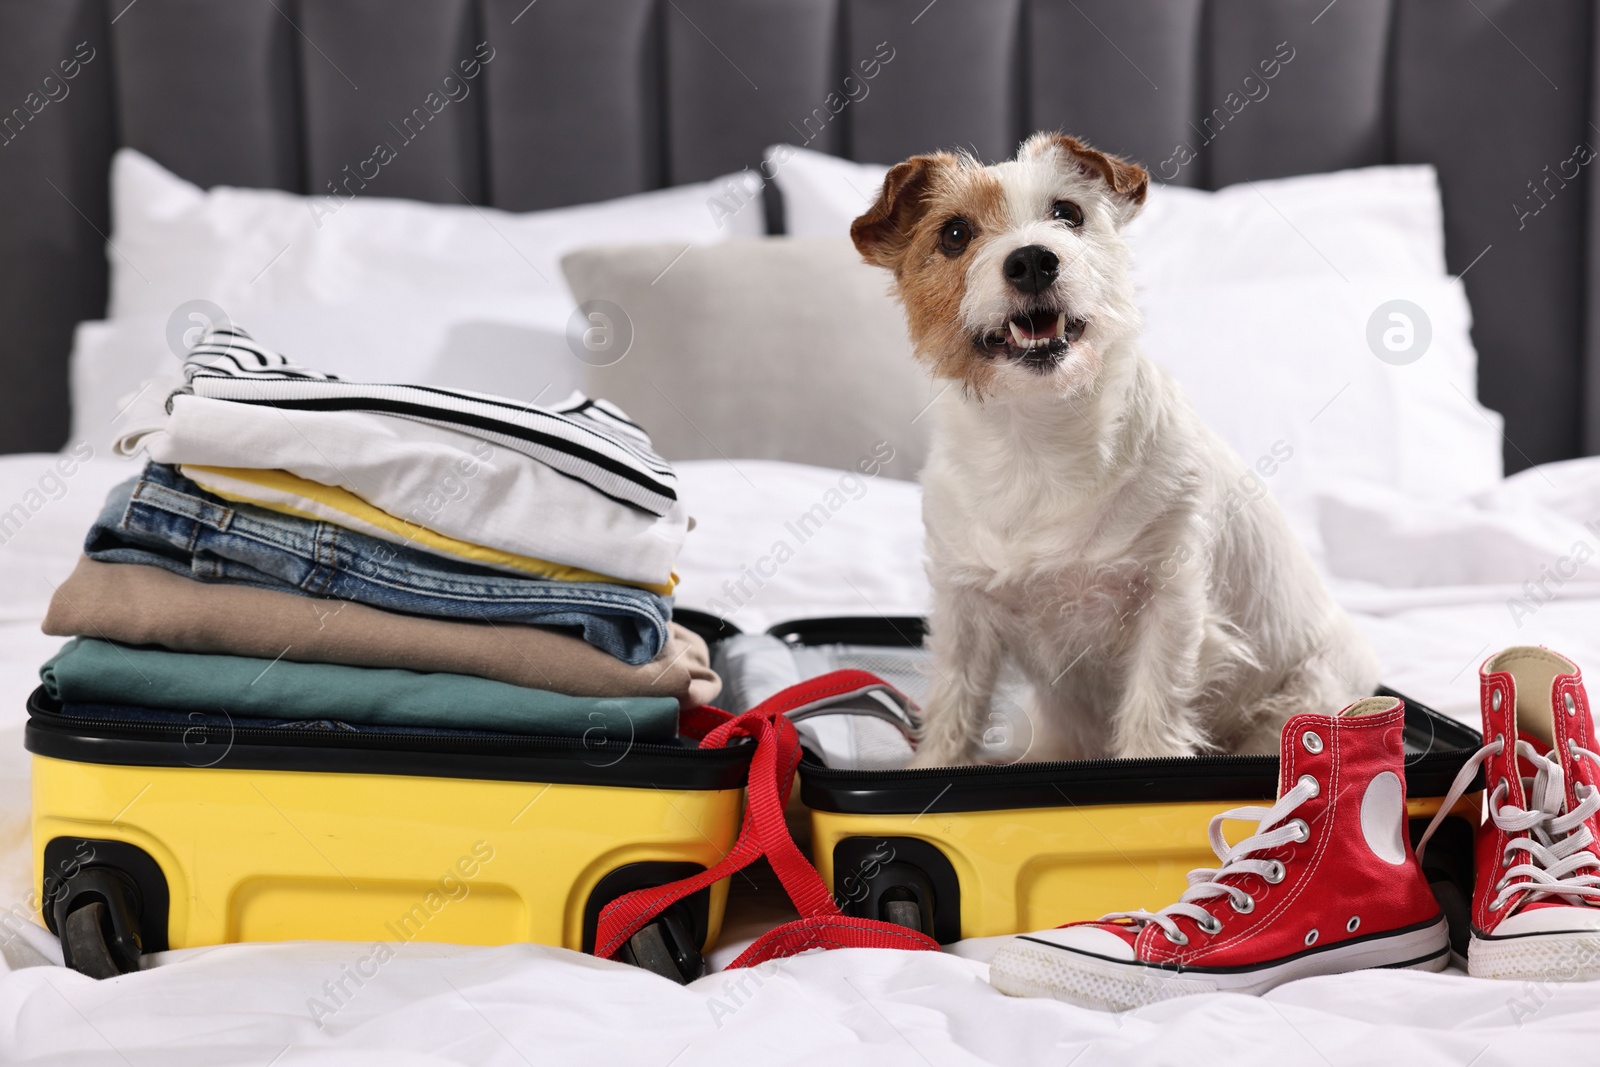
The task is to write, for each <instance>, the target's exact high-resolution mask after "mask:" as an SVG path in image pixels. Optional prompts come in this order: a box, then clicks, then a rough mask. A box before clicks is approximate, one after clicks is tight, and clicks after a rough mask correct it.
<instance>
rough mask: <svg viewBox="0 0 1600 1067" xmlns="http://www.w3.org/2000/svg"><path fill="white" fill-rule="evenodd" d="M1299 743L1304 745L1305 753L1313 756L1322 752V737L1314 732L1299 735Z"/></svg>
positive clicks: (1308, 731)
mask: <svg viewBox="0 0 1600 1067" xmlns="http://www.w3.org/2000/svg"><path fill="white" fill-rule="evenodd" d="M1300 743H1301V744H1302V745H1304V746H1305V749H1306V751H1307V752H1309V753H1311V754H1312V755H1313V756H1315V755H1316V754H1317V753H1318V752H1321V751H1322V735H1321V734H1319V733H1317V732H1316V731H1314V730H1307V731H1306V732H1305V733H1303V734H1301V735H1300Z"/></svg>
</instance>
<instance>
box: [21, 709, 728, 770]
mask: <svg viewBox="0 0 1600 1067" xmlns="http://www.w3.org/2000/svg"><path fill="white" fill-rule="evenodd" d="M23 745H24V747H25V748H26V749H27V750H28V751H29V752H32V753H34V754H35V755H39V756H46V757H49V758H51V759H59V760H66V761H69V762H73V763H98V764H109V765H114V766H125V767H192V768H196V769H205V768H209V767H220V768H225V769H229V770H250V771H291V772H294V771H302V772H311V773H323V774H387V775H406V776H412V777H421V778H465V779H477V780H481V781H505V782H548V783H550V784H553V785H594V786H605V787H610V788H618V787H620V788H632V789H693V790H708V789H742V788H744V785H745V782H746V779H747V778H748V775H749V765H750V759H751V756H752V755H754V752H755V746H754V745H749V744H736V745H732V746H729V747H727V748H718V749H700V748H696V747H694V745H693V743H692V742H684V743H683V744H682V745H681V746H673V745H660V744H643V743H639V744H634V745H631V746H629V747H627V748H626V750H625V751H624V752H622V753H620V754H616V753H614V750H607V749H605V748H597V747H594V746H586V745H585V744H584V743H583V742H582V741H579V740H570V739H567V738H551V737H537V736H532V735H523V734H504V733H489V732H477V731H467V730H463V731H459V732H455V733H450V734H421V735H419V734H404V733H392V732H387V731H384V730H381V729H372V730H363V731H362V732H360V733H343V732H334V731H315V732H312V731H298V730H285V729H263V728H259V727H248V726H235V725H233V724H232V723H228V724H226V725H222V726H217V725H212V724H209V723H207V724H201V725H184V724H178V723H175V724H162V723H149V722H118V721H116V720H114V719H89V718H80V717H75V716H68V715H63V714H62V713H61V706H60V704H59V703H58V702H57V701H54V700H52V699H51V698H50V696H49V695H48V694H47V693H46V692H45V691H44V689H43V687H41V688H39V689H36V690H34V692H33V695H32V696H30V697H29V698H28V724H27V728H26V730H25V731H24V733H23Z"/></svg>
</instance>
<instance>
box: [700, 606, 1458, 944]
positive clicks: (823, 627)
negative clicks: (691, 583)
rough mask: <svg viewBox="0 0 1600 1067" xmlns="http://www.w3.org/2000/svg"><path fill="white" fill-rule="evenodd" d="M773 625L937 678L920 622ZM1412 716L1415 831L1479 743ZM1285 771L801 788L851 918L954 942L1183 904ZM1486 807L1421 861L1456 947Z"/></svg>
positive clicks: (1153, 762)
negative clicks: (1232, 817)
mask: <svg viewBox="0 0 1600 1067" xmlns="http://www.w3.org/2000/svg"><path fill="white" fill-rule="evenodd" d="M768 633H769V635H771V636H773V637H776V638H778V639H779V640H781V641H782V642H783V644H784V645H786V646H788V648H789V649H791V650H792V651H793V652H794V654H795V657H796V663H797V664H800V668H799V673H800V674H805V673H807V671H809V670H819V671H820V670H823V669H838V668H855V669H859V670H865V671H870V672H872V673H874V674H878V675H880V676H881V677H883V678H885V679H886V680H888V681H890V682H892V683H893V684H895V685H896V686H898V687H899V688H901V689H902V690H903V691H905V692H906V694H907V695H908V696H910V697H911V698H912V699H913V700H921V699H922V697H923V696H924V693H925V690H926V685H927V671H926V669H925V667H924V668H923V669H922V670H920V671H919V670H917V669H914V668H915V660H916V658H917V657H916V656H914V655H913V656H908V655H907V650H910V649H919V648H920V646H921V644H922V640H923V636H924V623H923V620H921V619H918V618H892V619H891V618H839V619H813V620H804V621H798V622H792V623H786V624H782V625H779V626H776V627H773V628H772V629H771V630H769V631H768ZM723 636H724V637H726V636H727V634H726V632H724V634H723ZM717 665H718V667H719V669H720V670H721V671H722V673H723V676H724V680H725V682H726V683H727V685H728V687H729V689H730V690H731V691H733V692H735V693H737V692H738V691H739V689H740V682H741V679H740V677H739V673H740V669H739V666H738V664H737V663H730V662H728V659H727V657H726V656H723V657H719V658H718V662H717ZM908 665H909V666H908ZM1380 692H1382V693H1386V694H1388V695H1395V696H1398V695H1399V694H1395V693H1393V692H1392V691H1390V690H1387V689H1385V690H1380ZM1406 708H1407V712H1406V732H1405V741H1406V747H1407V752H1408V756H1407V765H1406V789H1407V796H1408V797H1409V798H1410V799H1409V800H1408V802H1407V803H1408V808H1409V812H1410V816H1411V827H1412V834H1413V838H1415V837H1416V836H1417V835H1419V834H1420V833H1421V831H1422V830H1423V829H1424V828H1425V827H1426V826H1427V824H1428V821H1429V820H1430V819H1431V818H1432V817H1433V815H1434V813H1435V812H1436V811H1438V809H1439V804H1440V802H1441V799H1442V798H1443V796H1444V794H1445V793H1446V792H1447V791H1448V790H1449V787H1450V784H1451V782H1452V780H1453V779H1454V778H1455V775H1456V772H1457V771H1459V770H1460V768H1461V766H1462V764H1463V763H1465V761H1466V759H1467V758H1468V757H1469V756H1470V755H1471V754H1472V753H1473V752H1475V751H1476V750H1477V749H1478V747H1479V745H1480V744H1481V740H1480V738H1479V735H1478V733H1477V731H1475V730H1472V729H1470V728H1468V727H1466V726H1463V725H1461V724H1460V723H1457V722H1456V721H1454V720H1452V719H1449V718H1446V717H1445V716H1443V715H1440V714H1439V713H1437V712H1435V711H1433V710H1432V709H1429V708H1426V707H1424V706H1422V705H1420V704H1418V703H1416V702H1415V701H1411V700H1409V699H1408V700H1406ZM1277 776H1278V760H1277V758H1276V757H1275V756H1201V757H1194V758H1186V759H1141V760H1086V761H1078V762H1068V763H1027V762H1019V763H1015V764H1012V765H1009V766H978V767H960V768H943V769H927V770H915V769H907V770H840V769H834V768H829V767H826V766H824V765H823V764H822V763H821V762H820V761H819V760H818V759H817V758H816V756H815V754H808V755H807V756H806V758H805V759H803V760H802V762H801V764H800V790H799V794H800V800H801V803H802V804H803V805H804V806H805V808H806V809H808V810H809V824H810V834H811V845H810V847H811V858H812V862H813V863H814V864H815V865H816V867H817V869H818V871H820V872H821V874H822V877H823V879H824V881H825V882H826V883H827V884H828V886H829V888H830V889H831V890H832V892H833V894H834V896H835V899H836V900H838V901H839V903H840V906H841V908H842V909H843V910H844V911H845V913H846V914H851V915H861V916H865V917H868V918H875V919H886V920H889V921H893V922H899V923H900V924H901V925H906V926H912V927H915V928H917V929H920V930H922V931H923V932H924V933H927V934H930V935H932V936H933V937H934V938H936V939H937V940H939V941H940V942H943V943H949V942H951V941H956V940H959V939H961V938H968V937H990V936H994V935H1001V934H1016V933H1022V932H1025V931H1028V930H1038V929H1043V928H1047V927H1052V926H1057V925H1060V924H1062V923H1066V922H1072V921H1076V920H1080V919H1095V918H1099V917H1100V916H1101V915H1104V914H1106V913H1108V912H1112V911H1123V910H1128V909H1130V908H1140V907H1144V908H1151V909H1154V908H1159V907H1162V906H1164V905H1167V904H1170V903H1172V902H1173V901H1175V900H1177V899H1178V896H1179V894H1181V893H1182V892H1183V890H1184V889H1185V888H1186V887H1187V884H1188V883H1187V880H1186V875H1187V874H1188V872H1189V871H1190V870H1192V869H1194V868H1196V867H1214V866H1216V862H1217V861H1216V857H1215V854H1214V853H1213V852H1212V851H1211V846H1210V843H1209V841H1208V839H1207V827H1208V825H1209V822H1210V819H1211V817H1212V816H1213V815H1215V814H1217V813H1218V812H1220V811H1222V810H1224V809H1227V808H1231V807H1236V806H1239V805H1241V804H1258V803H1261V802H1263V801H1265V802H1268V803H1270V802H1271V801H1272V800H1273V799H1274V798H1275V796H1276V790H1277ZM1479 799H1480V797H1479V794H1477V793H1470V794H1469V795H1468V796H1467V797H1465V798H1463V799H1462V801H1461V802H1460V803H1459V804H1458V805H1457V806H1456V809H1455V810H1456V812H1457V814H1458V816H1459V817H1457V818H1452V819H1449V820H1447V821H1446V822H1445V823H1444V824H1443V825H1442V826H1441V827H1440V830H1439V832H1438V834H1437V835H1436V836H1435V838H1434V842H1433V843H1432V844H1431V845H1430V846H1429V849H1428V853H1427V858H1426V862H1425V866H1426V867H1427V869H1428V875H1429V880H1430V882H1432V883H1433V885H1434V891H1435V895H1436V896H1437V897H1438V898H1439V900H1440V904H1441V905H1442V907H1443V908H1444V910H1445V913H1446V915H1447V916H1449V917H1450V920H1451V930H1452V936H1453V937H1459V938H1460V939H1461V943H1460V945H1458V946H1457V947H1458V948H1465V937H1466V936H1467V933H1468V929H1467V917H1468V907H1467V902H1468V901H1470V900H1471V898H1472V870H1473V864H1472V840H1473V832H1472V827H1473V822H1472V820H1475V819H1476V818H1477V815H1478V810H1479ZM1232 829H1233V831H1234V836H1232V837H1231V839H1232V840H1239V839H1241V838H1242V837H1244V836H1245V835H1247V834H1248V833H1249V832H1251V827H1250V826H1248V825H1245V824H1242V823H1241V824H1238V825H1237V826H1235V827H1233V828H1232Z"/></svg>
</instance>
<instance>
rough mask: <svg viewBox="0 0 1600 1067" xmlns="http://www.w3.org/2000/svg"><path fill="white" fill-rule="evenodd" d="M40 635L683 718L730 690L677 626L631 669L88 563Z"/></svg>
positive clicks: (547, 643) (443, 623) (534, 643)
mask: <svg viewBox="0 0 1600 1067" xmlns="http://www.w3.org/2000/svg"><path fill="white" fill-rule="evenodd" d="M43 629H44V632H45V633H47V634H52V635H54V636H57V637H100V638H104V639H106V640H109V641H121V642H122V643H124V644H129V645H159V646H160V647H162V648H168V649H171V650H172V651H174V652H207V653H216V654H222V655H233V656H259V657H262V658H264V659H276V658H278V657H279V656H282V657H283V658H284V659H289V660H295V661H298V662H301V663H343V664H347V665H349V666H353V667H400V668H404V669H406V670H413V671H427V672H443V673H449V674H471V675H477V676H478V677H480V678H493V679H494V680H495V681H499V682H509V683H511V684H512V685H521V686H527V687H528V688H531V689H547V690H550V691H551V692H555V693H566V694H569V695H571V696H612V697H626V696H673V697H676V698H677V699H678V701H679V703H680V704H681V705H682V706H683V707H686V708H688V707H694V706H696V705H698V704H706V703H710V702H711V701H712V700H715V699H716V697H717V694H718V693H720V692H721V691H722V680H721V679H720V678H718V677H717V675H716V672H715V671H713V670H712V669H711V657H710V653H709V652H708V651H707V649H706V643H705V642H704V641H703V640H701V639H700V638H699V637H698V636H697V635H695V634H694V633H691V632H690V631H689V630H686V629H684V628H683V627H682V626H679V625H678V624H677V623H673V624H672V627H671V636H670V638H669V639H668V641H667V646H666V648H664V649H662V651H661V654H660V655H659V656H657V657H656V658H655V659H654V660H652V661H650V662H649V663H645V664H641V665H639V666H630V665H628V664H626V663H623V662H622V661H621V660H619V659H617V658H615V657H613V656H611V655H608V654H607V653H605V652H602V651H600V650H599V649H597V648H595V647H593V646H592V645H589V644H587V643H585V642H584V641H581V640H579V639H578V638H576V637H569V636H567V635H566V634H561V633H556V632H554V631H551V630H543V629H540V628H539V627H536V626H524V625H520V624H512V623H492V622H481V623H480V622H460V621H457V620H454V619H430V618H424V617H421V616H417V615H401V614H398V613H396V612H392V611H383V610H381V609H379V608H373V607H368V606H367V605H365V604H353V603H350V602H348V601H343V600H326V599H319V598H315V597H305V596H300V595H298V594H296V593H282V592H277V591H275V590H271V589H256V588H253V587H251V586H245V585H223V584H212V583H209V582H197V581H192V580H190V579H188V578H184V577H182V576H181V575H177V574H173V573H171V572H169V571H164V570H162V569H161V568H159V567H147V566H142V565H140V564H132V563H97V562H95V561H94V560H91V559H87V558H85V559H80V560H79V561H78V566H77V569H76V570H74V571H73V572H72V574H71V576H69V577H68V578H67V580H66V581H65V582H63V583H61V585H60V587H59V588H57V590H56V594H55V596H54V597H52V598H51V600H50V610H49V612H48V613H47V614H46V615H45V618H44V626H43Z"/></svg>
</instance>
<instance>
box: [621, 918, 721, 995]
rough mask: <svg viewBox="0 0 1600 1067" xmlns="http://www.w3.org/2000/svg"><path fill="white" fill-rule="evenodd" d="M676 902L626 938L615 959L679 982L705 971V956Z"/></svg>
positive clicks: (691, 978)
mask: <svg viewBox="0 0 1600 1067" xmlns="http://www.w3.org/2000/svg"><path fill="white" fill-rule="evenodd" d="M685 920H686V916H685V915H684V914H683V912H682V908H681V906H680V905H678V904H674V905H672V907H670V908H668V909H667V910H666V911H664V912H662V913H661V914H660V915H658V916H656V918H655V920H654V921H653V922H651V923H650V924H649V925H648V926H645V927H644V928H643V929H641V930H640V931H639V932H638V933H636V934H634V935H633V936H632V937H630V938H629V939H628V943H627V944H625V945H623V946H622V949H621V950H620V951H619V952H618V953H617V959H619V960H621V961H622V962H623V963H631V964H633V966H635V967H641V968H643V969H644V970H647V971H650V972H652V973H653V974H659V975H660V976H661V977H663V978H668V979H671V980H672V981H674V982H677V983H678V984H679V985H688V984H689V983H690V982H692V981H694V980H695V979H696V978H699V977H700V976H701V975H702V974H704V973H705V969H706V963H705V959H704V958H703V957H702V956H701V955H700V946H699V945H697V944H696V943H695V940H694V935H693V934H692V933H691V932H690V924H689V923H688V922H686V921H685Z"/></svg>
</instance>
